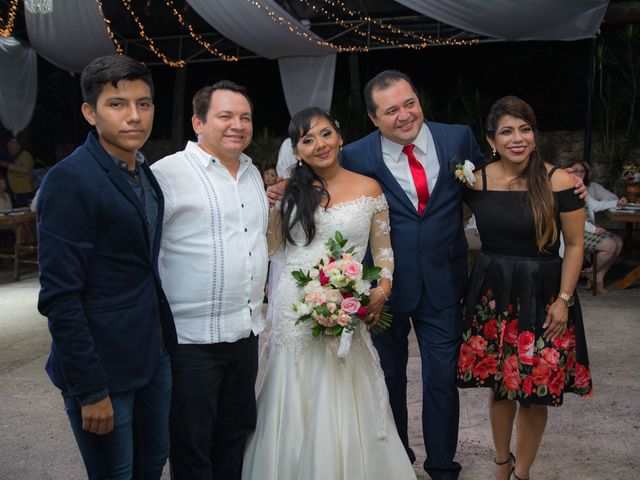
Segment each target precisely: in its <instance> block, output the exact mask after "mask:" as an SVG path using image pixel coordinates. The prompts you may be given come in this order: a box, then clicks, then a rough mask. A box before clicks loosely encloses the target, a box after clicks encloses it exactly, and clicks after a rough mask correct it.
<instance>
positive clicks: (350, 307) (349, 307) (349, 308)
mask: <svg viewBox="0 0 640 480" xmlns="http://www.w3.org/2000/svg"><path fill="white" fill-rule="evenodd" d="M340 308H341V309H342V310H344V312H345V313H357V312H358V309H359V308H360V301H359V300H357V299H355V298H353V297H351V298H345V299H344V300H343V301H342V305H340Z"/></svg>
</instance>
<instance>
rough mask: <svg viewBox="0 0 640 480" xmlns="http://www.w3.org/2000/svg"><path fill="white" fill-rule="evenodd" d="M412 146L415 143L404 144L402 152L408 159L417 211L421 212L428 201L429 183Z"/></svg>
mask: <svg viewBox="0 0 640 480" xmlns="http://www.w3.org/2000/svg"><path fill="white" fill-rule="evenodd" d="M414 148H415V145H414V144H413V143H410V144H409V145H405V146H404V147H402V153H404V154H405V155H406V156H407V158H408V159H409V168H410V169H411V176H412V177H413V183H414V184H415V186H416V192H418V213H419V214H422V212H423V211H424V208H425V207H426V206H427V202H428V201H429V184H428V183H427V174H426V173H425V171H424V167H423V166H422V164H421V163H420V162H419V161H418V159H417V158H416V156H415V155H414V154H413V149H414Z"/></svg>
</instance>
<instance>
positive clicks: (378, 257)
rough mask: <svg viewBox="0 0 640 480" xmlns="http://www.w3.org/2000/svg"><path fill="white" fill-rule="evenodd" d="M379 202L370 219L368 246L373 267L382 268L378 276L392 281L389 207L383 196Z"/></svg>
mask: <svg viewBox="0 0 640 480" xmlns="http://www.w3.org/2000/svg"><path fill="white" fill-rule="evenodd" d="M380 198H381V200H382V201H381V202H379V205H377V206H376V209H375V212H374V214H373V217H372V218H371V230H370V232H369V244H370V245H371V255H372V256H373V263H374V265H375V266H377V267H380V268H382V272H381V273H380V276H381V277H382V278H387V279H389V282H391V281H392V279H393V250H392V249H391V235H390V233H391V226H390V224H389V206H388V205H387V201H386V200H385V198H384V196H382V195H381V196H380Z"/></svg>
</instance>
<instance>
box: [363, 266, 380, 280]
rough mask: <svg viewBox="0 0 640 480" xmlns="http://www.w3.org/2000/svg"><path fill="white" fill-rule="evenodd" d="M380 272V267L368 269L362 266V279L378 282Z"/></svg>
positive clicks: (368, 267)
mask: <svg viewBox="0 0 640 480" xmlns="http://www.w3.org/2000/svg"><path fill="white" fill-rule="evenodd" d="M380 272H382V268H380V267H370V266H368V265H363V266H362V279H363V280H367V281H369V282H373V281H374V280H378V279H379V278H380Z"/></svg>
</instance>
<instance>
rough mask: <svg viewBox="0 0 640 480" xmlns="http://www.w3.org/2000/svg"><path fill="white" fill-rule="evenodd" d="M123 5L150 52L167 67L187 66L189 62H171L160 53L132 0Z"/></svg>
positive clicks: (123, 0) (125, 1)
mask: <svg viewBox="0 0 640 480" xmlns="http://www.w3.org/2000/svg"><path fill="white" fill-rule="evenodd" d="M122 4H123V5H124V8H125V9H126V10H127V12H129V15H131V18H133V21H134V22H135V23H136V25H137V26H138V30H140V33H139V35H140V37H141V38H142V39H144V41H145V42H147V46H148V47H149V50H151V51H152V52H153V54H154V55H155V56H156V57H158V58H159V59H160V60H162V62H163V63H164V64H165V65H168V66H170V67H173V68H182V67H184V66H185V65H186V64H187V62H185V61H184V60H171V59H170V58H169V57H167V56H166V55H165V54H164V53H162V52H161V51H160V49H159V48H158V47H157V46H156V43H155V42H154V41H153V38H151V37H149V36H148V35H147V34H146V33H145V31H144V25H143V24H142V22H141V21H140V19H139V18H138V16H137V15H136V13H135V12H134V11H133V8H132V7H131V0H122Z"/></svg>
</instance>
